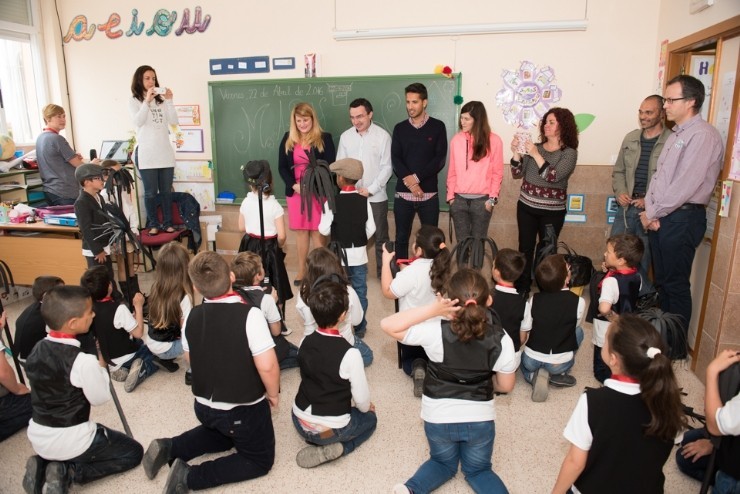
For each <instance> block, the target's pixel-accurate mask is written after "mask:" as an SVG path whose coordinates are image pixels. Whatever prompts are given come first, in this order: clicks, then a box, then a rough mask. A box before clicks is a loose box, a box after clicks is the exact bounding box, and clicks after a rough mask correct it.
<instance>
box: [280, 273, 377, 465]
mask: <svg viewBox="0 0 740 494" xmlns="http://www.w3.org/2000/svg"><path fill="white" fill-rule="evenodd" d="M304 281H305V280H304ZM308 306H309V307H310V308H311V313H312V314H313V317H314V319H315V320H316V323H317V324H318V329H316V331H314V332H313V333H311V334H310V335H308V336H306V338H305V339H304V340H303V343H302V344H301V351H300V352H299V353H298V363H299V365H300V368H301V384H300V386H299V388H298V393H297V394H296V397H295V402H294V403H293V413H292V416H293V425H295V429H296V431H298V434H300V435H301V437H303V438H304V439H305V440H306V442H308V443H309V444H311V446H307V447H305V448H303V449H302V450H300V451H299V452H298V455H297V456H296V462H297V463H298V466H300V467H303V468H313V467H316V466H318V465H321V464H322V463H326V462H328V461H333V460H336V459H337V458H339V457H340V456H343V455H348V454H350V453H351V452H352V451H354V450H355V448H357V447H358V446H359V445H360V444H362V443H363V442H365V441H366V440H367V439H368V438H370V436H371V435H372V434H373V432H374V431H375V427H376V425H377V421H378V419H377V417H376V415H375V406H374V405H373V404H372V402H371V401H370V389H369V388H368V385H367V379H366V377H365V369H364V366H363V363H362V357H361V355H360V352H358V351H357V349H356V348H353V347H352V346H351V345H350V344H349V342H347V340H345V339H344V338H342V336H341V335H340V334H339V329H337V328H338V326H339V324H340V323H341V322H342V321H343V319H344V318H345V317H347V309H348V308H349V298H348V296H347V288H346V285H344V284H343V283H339V282H336V281H334V280H333V278H332V277H331V276H327V277H325V278H322V279H319V280H318V281H317V282H316V283H315V284H314V287H313V289H312V290H311V295H309V297H308ZM353 401H354V406H352V402H353Z"/></svg>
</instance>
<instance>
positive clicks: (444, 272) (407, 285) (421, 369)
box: [380, 225, 452, 398]
mask: <svg viewBox="0 0 740 494" xmlns="http://www.w3.org/2000/svg"><path fill="white" fill-rule="evenodd" d="M411 251H412V252H413V253H414V257H415V259H414V260H413V261H412V262H411V263H410V264H409V265H407V266H406V267H404V268H403V269H401V271H399V272H398V274H396V277H395V278H394V277H393V274H392V273H391V262H393V255H394V253H393V252H388V250H387V249H386V248H385V245H384V246H383V266H382V270H381V274H380V288H381V291H382V293H383V296H384V297H385V298H388V299H391V300H398V310H399V311H403V310H406V309H411V308H414V307H421V306H423V305H429V304H431V303H433V302H434V300H435V294H437V293H445V292H446V285H447V280H448V279H449V277H450V260H451V259H452V254H451V253H450V249H448V248H447V246H446V245H445V234H444V232H443V231H442V230H440V229H439V228H437V227H436V226H432V225H422V226H421V228H419V231H418V232H417V233H416V238H415V239H414V243H413V244H412V246H411ZM428 360H429V359H428V358H427V355H426V353H424V349H423V348H421V347H409V346H406V345H401V368H402V369H403V371H404V372H405V373H406V374H407V375H409V376H411V377H412V378H413V379H414V396H416V397H417V398H418V397H420V396H421V391H422V385H423V383H424V376H425V375H426V366H427V361H428Z"/></svg>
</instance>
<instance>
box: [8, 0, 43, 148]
mask: <svg viewBox="0 0 740 494" xmlns="http://www.w3.org/2000/svg"><path fill="white" fill-rule="evenodd" d="M32 1H33V2H35V0H2V2H0V102H2V107H3V108H2V109H0V133H3V134H5V133H7V134H10V135H11V136H12V137H13V140H14V141H15V143H16V144H17V145H21V144H32V143H33V142H34V141H35V138H36V136H37V135H38V133H39V132H40V130H41V126H42V125H43V119H42V117H41V101H42V100H43V96H44V94H45V90H44V85H43V82H42V81H43V80H44V79H43V73H42V70H41V67H42V63H41V56H40V50H39V48H38V47H39V33H38V28H36V27H35V26H34V25H33V18H34V17H33V16H32V13H33V11H32V7H33V5H32ZM3 113H4V115H3Z"/></svg>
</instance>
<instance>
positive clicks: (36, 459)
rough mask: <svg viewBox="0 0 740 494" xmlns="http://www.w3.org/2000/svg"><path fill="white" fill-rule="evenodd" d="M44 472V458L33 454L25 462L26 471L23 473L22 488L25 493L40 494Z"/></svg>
mask: <svg viewBox="0 0 740 494" xmlns="http://www.w3.org/2000/svg"><path fill="white" fill-rule="evenodd" d="M45 474H46V460H44V459H43V458H41V457H40V456H39V455H34V456H32V457H30V458H29V459H28V461H27V462H26V473H25V474H24V475H23V490H24V491H25V492H26V494H41V488H42V487H43V486H44V475H45Z"/></svg>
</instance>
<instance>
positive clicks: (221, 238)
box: [216, 231, 244, 263]
mask: <svg viewBox="0 0 740 494" xmlns="http://www.w3.org/2000/svg"><path fill="white" fill-rule="evenodd" d="M243 236H244V234H243V233H240V232H225V231H219V232H216V252H217V253H219V254H221V256H222V257H223V258H224V259H226V262H228V263H231V261H232V260H233V259H234V257H235V256H236V255H237V254H238V253H239V244H240V243H241V241H242V237H243Z"/></svg>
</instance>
